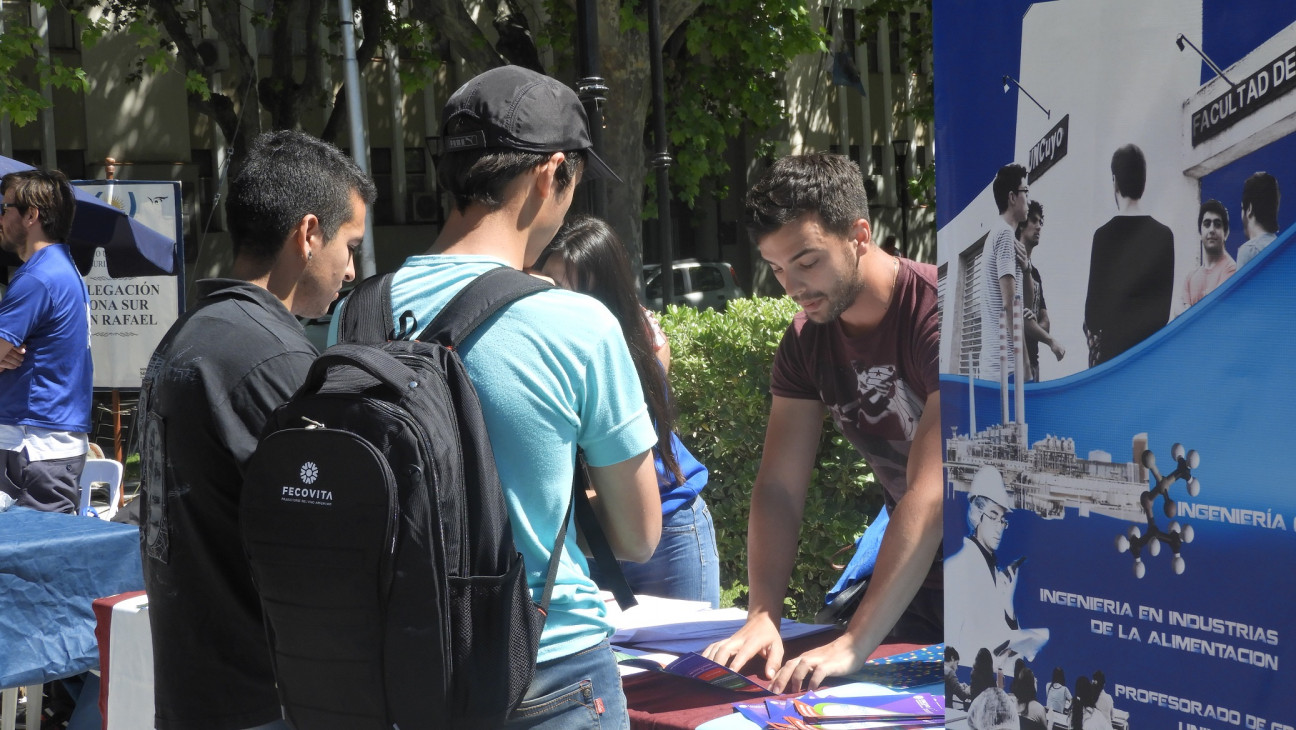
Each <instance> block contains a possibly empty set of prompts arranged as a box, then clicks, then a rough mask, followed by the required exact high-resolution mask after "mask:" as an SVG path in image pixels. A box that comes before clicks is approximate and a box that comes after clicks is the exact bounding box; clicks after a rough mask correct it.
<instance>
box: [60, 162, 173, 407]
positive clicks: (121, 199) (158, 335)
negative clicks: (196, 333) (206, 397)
mask: <svg viewBox="0 0 1296 730" xmlns="http://www.w3.org/2000/svg"><path fill="white" fill-rule="evenodd" d="M77 187H79V188H81V189H82V190H85V191H87V192H89V193H91V194H94V195H97V196H98V197H100V198H102V199H104V200H106V201H108V202H109V203H111V204H113V205H115V206H117V207H118V208H120V209H122V210H124V211H126V213H127V214H129V215H130V216H131V217H132V218H134V219H135V220H137V221H139V222H140V223H142V224H144V225H146V226H148V227H149V228H151V229H153V230H155V231H157V232H158V233H161V234H163V235H165V236H167V237H168V238H170V239H172V240H173V241H174V240H179V238H178V237H179V236H180V235H181V221H180V183H176V182H136V181H113V182H108V181H104V182H87V183H77ZM177 258H179V257H177ZM180 275H181V272H180V271H176V273H175V275H161V276H135V277H122V278H113V277H111V276H109V275H108V268H107V261H106V259H105V257H104V251H103V249H100V250H99V251H98V252H97V253H96V254H95V260H94V266H93V267H92V268H91V270H90V273H89V274H87V275H86V276H85V283H86V288H87V289H88V290H89V292H90V352H91V355H92V356H93V358H94V387H96V388H138V387H139V384H140V380H141V379H142V378H143V375H144V369H145V368H146V367H147V366H148V359H149V356H150V355H152V354H153V348H155V347H157V344H158V342H159V341H160V340H161V339H162V336H163V335H165V334H166V332H167V330H168V329H170V327H171V325H172V323H174V322H175V321H176V319H177V317H178V316H179V313H180V298H179V276H180Z"/></svg>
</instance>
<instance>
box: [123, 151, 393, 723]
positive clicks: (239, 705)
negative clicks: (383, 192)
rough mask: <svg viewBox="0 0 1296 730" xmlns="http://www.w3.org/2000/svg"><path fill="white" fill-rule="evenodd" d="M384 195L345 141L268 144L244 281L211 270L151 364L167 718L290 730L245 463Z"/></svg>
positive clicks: (151, 541)
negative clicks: (244, 512) (256, 567)
mask: <svg viewBox="0 0 1296 730" xmlns="http://www.w3.org/2000/svg"><path fill="white" fill-rule="evenodd" d="M374 197H375V191H374V185H373V182H372V181H371V180H370V179H369V177H368V176H367V175H365V174H364V173H363V172H361V171H360V169H359V168H358V167H357V166H356V165H355V163H354V162H352V161H351V160H350V159H349V158H347V157H346V156H344V155H343V154H342V153H341V152H340V151H339V150H338V149H337V148H336V147H333V146H332V145H330V144H327V143H325V142H321V141H320V140H318V139H316V138H314V137H310V136H309V135H306V134H302V133H300V132H292V131H283V132H273V133H269V134H265V135H262V136H260V137H258V138H256V139H255V140H253V141H252V143H251V145H250V148H249V150H248V152H247V154H246V156H245V157H244V158H243V160H242V163H241V165H240V167H239V169H238V170H237V171H236V172H235V173H234V176H233V178H232V179H231V180H230V194H229V197H228V198H227V200H226V203H225V206H226V207H225V209H226V213H227V215H228V218H229V221H230V227H231V238H232V240H233V244H234V267H233V277H232V278H229V279H205V280H203V281H200V282H198V283H197V285H196V289H197V294H198V302H197V304H196V306H195V307H194V308H193V309H192V310H190V311H189V312H187V313H186V314H185V315H184V316H183V317H181V318H180V320H179V321H178V322H176V323H175V325H173V326H172V327H171V330H170V331H169V332H167V334H166V336H165V337H163V339H162V342H161V343H159V344H158V347H157V349H156V350H155V351H154V353H153V356H152V358H151V359H150V360H149V365H148V370H147V371H146V373H145V376H144V382H143V385H142V388H141V393H140V404H139V414H140V419H141V421H140V423H139V428H140V433H141V441H140V470H141V475H140V476H141V485H142V489H143V498H144V501H143V508H142V510H141V515H140V516H141V520H142V524H141V531H140V543H141V546H140V547H141V552H142V553H143V556H142V557H143V559H144V560H143V562H144V582H145V586H146V587H147V589H148V597H149V620H150V624H151V628H152V634H153V667H154V705H155V722H156V727H157V728H158V730H180V729H182V728H183V730H244V729H245V728H257V729H259V730H270V729H272V728H273V729H275V730H279V729H283V730H287V727H288V726H287V724H286V723H285V722H284V720H283V719H282V711H281V710H280V705H279V698H278V694H277V692H276V690H275V682H274V674H273V672H272V669H271V658H270V649H269V646H268V644H267V642H266V637H265V627H264V625H263V623H262V619H261V604H260V601H259V599H258V597H257V594H256V591H255V589H254V587H253V585H252V578H251V572H250V569H249V566H248V563H247V560H246V558H245V557H244V554H243V545H242V538H241V534H240V531H239V525H238V513H239V496H240V493H241V491H242V485H243V471H244V467H245V466H246V463H247V460H248V459H249V458H250V457H251V456H252V451H253V450H254V449H255V448H256V443H257V438H258V437H259V436H260V433H261V428H262V426H263V425H264V424H265V421H266V418H267V416H269V414H270V412H271V411H272V410H273V409H274V408H275V407H276V406H278V405H279V404H281V403H282V402H284V401H285V400H287V399H288V397H289V396H290V395H292V393H293V392H294V391H295V390H296V389H297V387H298V386H300V385H301V383H302V381H303V380H305V377H306V372H307V369H308V368H309V367H310V364H311V362H312V361H313V360H314V359H315V357H316V355H317V353H316V351H315V348H314V346H313V345H311V343H310V341H309V340H307V339H306V334H305V332H304V331H303V330H302V326H301V324H300V323H299V322H298V321H297V319H296V318H295V316H294V315H296V316H300V317H318V316H321V315H323V314H324V313H325V312H326V311H327V310H328V307H329V304H330V303H331V302H332V301H333V300H334V299H335V298H336V297H337V295H338V290H339V289H340V288H341V286H342V283H343V282H344V281H349V280H351V279H352V278H353V277H354V274H355V272H354V268H353V264H352V259H353V253H354V250H355V249H356V248H357V247H358V246H359V245H360V243H361V241H362V240H363V237H364V230H365V216H366V214H367V207H368V206H369V205H371V204H372V203H373V201H374Z"/></svg>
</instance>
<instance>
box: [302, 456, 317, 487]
mask: <svg viewBox="0 0 1296 730" xmlns="http://www.w3.org/2000/svg"><path fill="white" fill-rule="evenodd" d="M318 478H319V467H318V466H315V462H313V461H308V462H306V463H305V464H302V468H301V480H302V484H314V483H315V480H316V479H318Z"/></svg>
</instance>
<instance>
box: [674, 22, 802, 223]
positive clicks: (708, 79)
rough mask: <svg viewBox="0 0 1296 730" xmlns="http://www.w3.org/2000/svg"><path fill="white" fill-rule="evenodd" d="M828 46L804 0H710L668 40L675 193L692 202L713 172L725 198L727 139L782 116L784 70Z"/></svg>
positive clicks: (776, 121)
mask: <svg viewBox="0 0 1296 730" xmlns="http://www.w3.org/2000/svg"><path fill="white" fill-rule="evenodd" d="M826 50H827V46H826V41H825V36H824V32H823V29H822V28H820V27H819V26H818V24H817V22H815V21H813V20H812V19H811V15H810V12H809V11H808V9H807V7H806V5H805V3H804V2H802V1H801V0H769V1H767V2H751V0H705V2H703V3H702V7H700V8H699V9H698V12H697V13H696V14H695V15H694V16H693V17H692V18H690V19H689V20H688V21H687V22H686V23H685V24H684V25H683V26H681V27H680V29H679V30H677V31H676V32H675V35H674V36H673V37H672V38H671V40H670V41H669V42H668V43H667V44H666V54H667V63H666V88H667V89H669V91H668V95H669V97H670V105H669V106H668V108H667V136H668V137H669V138H670V152H671V155H672V156H673V157H674V163H673V164H672V165H671V188H672V190H671V193H672V195H673V196H675V197H676V198H677V199H679V200H683V201H684V202H685V203H687V204H689V205H692V204H693V202H694V201H695V200H696V199H697V197H698V194H699V192H700V190H701V187H702V182H703V180H705V179H707V178H710V179H711V180H713V181H715V184H714V186H713V187H712V188H711V189H712V190H713V191H714V194H716V195H717V196H719V197H722V198H723V197H727V196H728V192H729V191H728V189H727V188H726V187H725V185H724V183H723V181H724V180H726V179H728V176H727V175H728V172H729V164H728V162H727V161H726V155H725V151H726V148H727V147H728V145H729V143H730V142H731V141H733V140H736V139H738V138H740V137H742V136H743V135H745V134H752V135H756V136H759V135H762V134H764V133H765V132H767V131H769V130H771V129H773V128H775V127H776V126H777V125H778V124H780V123H782V122H784V121H785V120H786V117H787V112H786V110H785V109H784V101H783V100H784V97H785V93H784V89H783V85H782V83H781V81H780V76H781V74H782V72H783V71H785V70H786V69H787V67H788V65H789V64H790V63H791V61H792V59H793V58H795V57H796V56H799V55H801V54H804V53H811V52H814V51H826ZM766 151H767V150H766ZM655 188H656V185H655V181H654V180H652V179H651V178H650V179H649V189H650V191H652V194H655ZM648 210H649V211H650V212H652V213H653V214H655V211H656V206H655V205H651V204H650V205H649V208H648Z"/></svg>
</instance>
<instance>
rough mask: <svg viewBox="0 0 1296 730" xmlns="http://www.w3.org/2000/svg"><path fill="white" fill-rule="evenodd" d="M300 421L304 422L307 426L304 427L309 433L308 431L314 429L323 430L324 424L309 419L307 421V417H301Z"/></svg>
mask: <svg viewBox="0 0 1296 730" xmlns="http://www.w3.org/2000/svg"><path fill="white" fill-rule="evenodd" d="M301 419H302V420H303V421H305V422H306V424H307V425H306V430H308V431H309V430H313V429H316V428H324V424H322V423H320V422H319V421H312V420H311V419H309V418H307V417H305V416H302V417H301Z"/></svg>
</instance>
